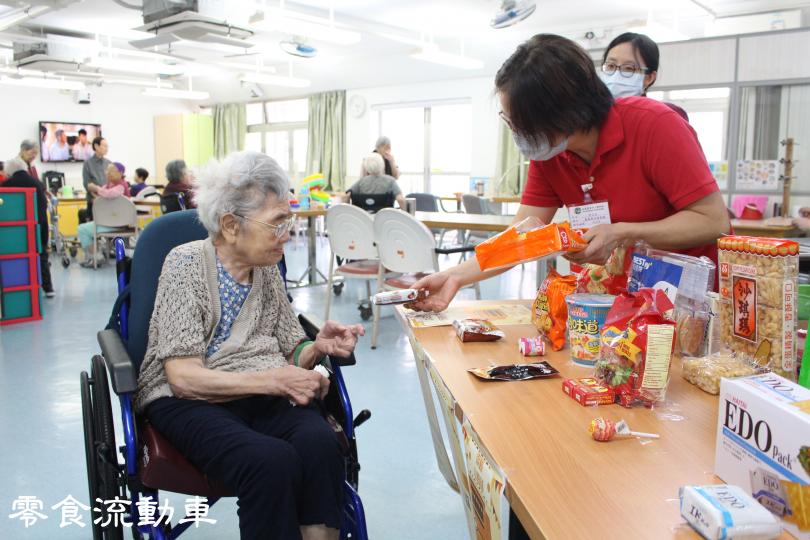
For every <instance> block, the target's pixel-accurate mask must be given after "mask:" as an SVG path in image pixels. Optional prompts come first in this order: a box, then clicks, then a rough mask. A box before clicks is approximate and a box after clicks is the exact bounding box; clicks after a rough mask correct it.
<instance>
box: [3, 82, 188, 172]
mask: <svg viewBox="0 0 810 540" xmlns="http://www.w3.org/2000/svg"><path fill="white" fill-rule="evenodd" d="M140 92H141V90H140V89H138V88H129V87H114V88H94V89H92V90H91V94H92V103H91V104H90V105H78V104H77V103H76V100H75V98H74V93H73V92H60V91H59V90H50V89H38V88H17V87H7V86H2V87H0V96H2V97H1V98H0V125H2V129H0V160H2V161H5V160H7V159H10V158H12V157H14V156H15V155H16V154H17V153H18V152H19V148H20V141H22V140H23V139H33V140H37V139H38V135H39V121H40V120H47V121H56V122H60V121H64V122H88V123H94V124H101V129H102V132H103V135H104V137H105V138H106V139H107V140H108V142H109V145H110V152H109V154H108V155H107V157H108V158H110V159H111V160H113V161H120V162H121V163H123V164H124V166H125V167H126V168H127V179H131V178H132V177H133V174H134V170H135V169H136V168H138V167H144V168H145V169H147V170H148V171H149V172H150V175H152V174H154V171H155V142H154V141H155V136H154V127H153V118H154V116H155V115H159V114H180V113H186V112H191V111H192V107H193V105H190V104H189V102H187V101H182V100H176V99H167V98H153V97H146V96H142V95H141V93H140ZM36 165H37V169H38V170H39V172H40V174H41V173H42V172H44V171H46V170H56V171H61V172H64V173H65V178H66V180H67V182H68V184H70V185H73V186H74V187H80V186H81V185H82V165H81V163H46V164H42V163H39V162H37V164H36Z"/></svg>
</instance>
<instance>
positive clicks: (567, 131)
mask: <svg viewBox="0 0 810 540" xmlns="http://www.w3.org/2000/svg"><path fill="white" fill-rule="evenodd" d="M495 86H496V88H497V91H498V97H499V98H500V102H501V117H502V118H503V120H504V121H505V122H506V123H507V124H508V125H509V127H510V128H511V130H512V134H513V136H514V139H515V142H516V143H517V145H518V147H519V148H520V150H521V152H522V153H523V154H524V155H525V156H526V157H527V158H529V159H530V160H531V164H530V165H529V173H528V179H527V182H526V186H525V189H524V191H523V195H522V199H521V205H520V209H519V210H518V213H517V215H516V216H515V221H520V220H522V219H524V218H526V217H529V216H535V217H537V218H538V219H540V220H541V221H542V222H544V223H548V222H549V221H551V219H552V218H553V217H554V214H555V212H556V211H557V209H559V208H560V207H561V206H563V205H565V206H568V207H571V206H575V205H581V204H585V203H591V202H593V203H595V202H600V201H607V203H608V207H609V223H608V222H607V221H608V220H607V219H605V220H604V221H605V222H604V224H600V225H597V226H595V227H592V228H591V229H590V230H589V231H588V232H587V234H586V235H585V237H586V239H587V240H588V241H589V243H588V247H587V248H586V249H585V250H584V251H582V252H581V253H578V254H576V255H572V256H570V257H569V258H570V259H571V260H572V261H573V262H576V263H598V264H601V263H604V262H605V261H606V260H607V258H608V256H609V255H610V254H611V252H612V251H613V250H614V249H615V248H616V247H617V246H619V245H620V244H623V243H630V242H634V241H637V240H644V241H646V242H647V243H649V244H650V245H652V246H653V247H655V248H659V249H665V250H670V251H678V252H682V253H688V254H690V255H695V256H699V255H706V256H708V257H710V258H711V259H712V260H714V261H715V262H716V261H717V248H716V240H717V238H718V237H720V236H721V235H722V234H725V233H728V232H729V229H730V224H729V220H728V214H727V212H726V205H725V203H724V201H723V198H722V197H721V195H720V192H719V189H718V187H717V182H716V181H715V179H714V177H713V176H712V174H711V172H710V171H709V167H708V164H707V163H706V158H705V157H704V155H703V151H702V150H701V148H700V144H699V143H698V139H697V135H696V134H695V131H694V130H693V129H692V128H691V127H690V126H689V124H687V123H686V122H685V121H684V120H683V119H682V118H681V117H680V116H679V115H678V114H677V113H675V112H674V111H672V109H670V108H669V107H667V106H666V105H664V104H661V103H658V102H656V101H654V100H651V99H646V98H643V97H629V98H623V99H620V100H617V101H614V100H613V97H612V96H611V94H610V91H609V90H608V89H607V87H606V86H605V85H604V83H603V82H602V81H601V80H600V79H599V77H598V76H597V74H596V70H595V69H594V65H593V61H592V60H591V58H590V57H589V56H588V54H587V53H586V52H585V51H584V50H583V49H582V48H581V47H580V46H579V45H577V44H576V43H574V42H573V41H570V40H568V39H566V38H563V37H560V36H555V35H550V34H539V35H536V36H534V37H533V38H531V39H530V40H528V41H527V42H525V43H524V44H522V45H520V46H519V47H518V49H517V50H516V51H515V52H514V54H512V56H511V57H510V58H509V59H508V60H507V61H506V62H505V63H504V64H503V66H501V69H500V70H499V71H498V74H497V76H496V78H495ZM501 272H503V270H494V271H488V272H482V271H480V270H479V268H478V263H477V262H476V261H475V260H468V261H467V262H465V263H463V264H461V265H459V266H456V267H454V268H450V269H448V270H444V271H442V272H438V273H436V274H433V275H431V276H428V277H426V278H424V279H422V280H420V281H418V282H417V283H416V284H415V285H414V287H415V288H425V289H428V290H429V291H430V293H431V294H430V296H429V297H428V299H427V300H425V301H422V302H419V303H418V304H416V305H414V307H415V308H418V309H422V310H427V311H441V310H443V309H445V308H446V307H447V305H448V304H449V303H450V301H451V300H452V299H453V297H454V296H455V294H456V292H458V290H459V288H461V287H463V286H466V285H468V284H471V283H474V282H476V281H480V280H482V279H486V278H490V277H493V276H495V275H497V274H499V273H501Z"/></svg>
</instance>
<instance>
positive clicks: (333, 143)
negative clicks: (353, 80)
mask: <svg viewBox="0 0 810 540" xmlns="http://www.w3.org/2000/svg"><path fill="white" fill-rule="evenodd" d="M307 128H308V133H309V137H308V141H307V142H308V144H307V170H306V172H307V174H315V173H323V177H324V180H326V185H327V189H329V190H333V191H342V190H343V188H344V183H345V178H346V91H345V90H338V91H335V92H323V93H321V94H315V95H313V96H310V97H309V122H308V125H307Z"/></svg>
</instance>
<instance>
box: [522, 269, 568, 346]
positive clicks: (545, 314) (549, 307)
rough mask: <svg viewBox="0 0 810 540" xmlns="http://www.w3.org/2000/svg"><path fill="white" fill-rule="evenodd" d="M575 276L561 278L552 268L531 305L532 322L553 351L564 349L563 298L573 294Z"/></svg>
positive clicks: (564, 307) (564, 319)
mask: <svg viewBox="0 0 810 540" xmlns="http://www.w3.org/2000/svg"><path fill="white" fill-rule="evenodd" d="M576 286H577V278H576V276H561V275H560V274H558V273H557V271H556V270H554V269H553V268H552V269H550V270H549V272H548V277H546V280H545V281H544V282H543V284H542V285H541V286H540V289H539V290H538V291H537V298H535V300H534V304H533V305H532V322H533V323H534V325H535V326H536V327H537V330H538V331H539V332H540V335H542V336H543V337H545V338H546V339H547V340H548V342H549V343H550V344H551V348H552V349H554V350H555V351H559V350H561V349H562V348H563V347H565V332H566V329H567V327H568V326H567V325H568V306H567V305H566V303H565V297H566V296H568V295H569V294H571V293H572V292H574V289H575V288H576Z"/></svg>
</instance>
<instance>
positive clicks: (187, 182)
mask: <svg viewBox="0 0 810 540" xmlns="http://www.w3.org/2000/svg"><path fill="white" fill-rule="evenodd" d="M166 180H168V181H169V184H168V185H167V186H166V187H165V188H163V196H164V197H165V196H166V195H173V194H175V193H182V194H183V199H184V201H185V204H186V208H197V204H196V201H195V200H194V198H193V197H192V195H193V194H192V191H191V190H192V189H194V186H192V182H193V180H194V177H193V176H192V175H191V171H189V170H188V167H186V162H185V161H183V160H182V159H175V160H173V161H170V162H168V163H167V164H166Z"/></svg>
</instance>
